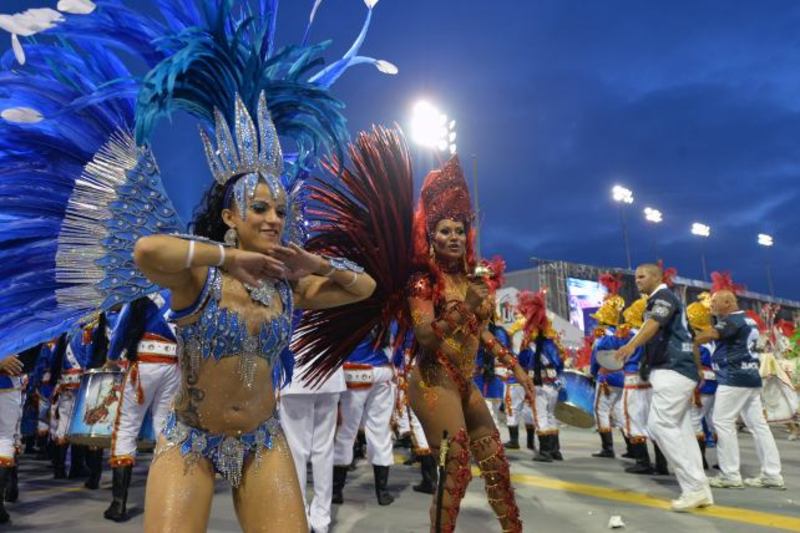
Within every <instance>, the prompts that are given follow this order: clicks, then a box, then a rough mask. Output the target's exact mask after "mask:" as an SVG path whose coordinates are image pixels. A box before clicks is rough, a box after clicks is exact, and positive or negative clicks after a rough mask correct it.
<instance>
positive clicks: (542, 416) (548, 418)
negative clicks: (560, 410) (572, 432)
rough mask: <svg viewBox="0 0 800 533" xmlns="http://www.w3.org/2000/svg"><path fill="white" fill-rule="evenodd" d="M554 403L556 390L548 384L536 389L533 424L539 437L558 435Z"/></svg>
mask: <svg viewBox="0 0 800 533" xmlns="http://www.w3.org/2000/svg"><path fill="white" fill-rule="evenodd" d="M556 403H558V388H556V387H555V386H554V385H552V384H549V383H546V384H544V385H540V386H538V387H536V401H535V402H534V407H535V409H534V410H533V423H534V425H535V426H536V432H537V433H538V434H539V435H548V434H553V433H558V420H556V416H555V411H556Z"/></svg>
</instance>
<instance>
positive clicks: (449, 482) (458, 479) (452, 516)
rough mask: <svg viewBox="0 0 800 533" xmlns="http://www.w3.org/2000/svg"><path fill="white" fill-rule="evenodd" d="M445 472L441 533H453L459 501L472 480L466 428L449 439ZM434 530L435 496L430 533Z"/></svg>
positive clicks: (436, 454) (436, 452)
mask: <svg viewBox="0 0 800 533" xmlns="http://www.w3.org/2000/svg"><path fill="white" fill-rule="evenodd" d="M438 453H439V450H434V455H435V456H438ZM445 470H446V472H447V475H446V478H445V480H444V491H445V495H446V497H445V498H443V499H442V523H441V531H442V533H453V532H454V531H455V528H456V519H457V518H458V511H459V509H460V508H461V500H462V499H463V498H464V494H466V492H467V486H468V485H469V482H470V481H471V480H472V471H471V469H470V466H469V436H468V435H467V430H466V428H460V429H459V430H458V432H457V433H456V434H455V435H453V436H452V437H451V438H450V444H449V450H448V453H447V461H446V464H445ZM435 531H437V529H436V496H435V495H434V499H433V504H432V506H431V532H432V533H433V532H435Z"/></svg>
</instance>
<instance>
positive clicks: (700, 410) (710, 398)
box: [692, 394, 714, 439]
mask: <svg viewBox="0 0 800 533" xmlns="http://www.w3.org/2000/svg"><path fill="white" fill-rule="evenodd" d="M713 413H714V395H713V394H701V395H700V405H699V406H698V405H697V403H696V402H695V401H694V398H692V429H693V430H694V434H695V435H696V436H697V438H698V439H699V438H703V439H704V438H705V436H706V434H705V432H704V431H703V419H704V418H705V419H706V424H708V429H709V430H710V431H711V432H712V433H714V416H713Z"/></svg>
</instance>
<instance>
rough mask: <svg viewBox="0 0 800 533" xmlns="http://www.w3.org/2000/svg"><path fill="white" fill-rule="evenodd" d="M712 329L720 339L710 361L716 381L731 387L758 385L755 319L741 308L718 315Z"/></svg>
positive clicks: (758, 365)
mask: <svg viewBox="0 0 800 533" xmlns="http://www.w3.org/2000/svg"><path fill="white" fill-rule="evenodd" d="M714 329H715V330H716V331H717V333H718V334H719V339H718V341H717V349H716V350H715V351H714V353H713V355H712V358H711V361H712V367H713V370H714V372H715V373H716V377H717V382H718V383H719V384H720V385H728V386H731V387H761V385H762V383H761V374H760V372H759V369H760V366H761V365H760V361H759V359H758V353H757V352H756V351H755V349H756V346H757V344H758V338H759V332H758V326H757V325H756V322H755V321H754V320H753V319H752V318H750V317H748V316H747V315H745V313H744V311H737V312H735V313H731V314H729V315H728V316H725V317H721V318H718V319H717V320H716V323H715V324H714Z"/></svg>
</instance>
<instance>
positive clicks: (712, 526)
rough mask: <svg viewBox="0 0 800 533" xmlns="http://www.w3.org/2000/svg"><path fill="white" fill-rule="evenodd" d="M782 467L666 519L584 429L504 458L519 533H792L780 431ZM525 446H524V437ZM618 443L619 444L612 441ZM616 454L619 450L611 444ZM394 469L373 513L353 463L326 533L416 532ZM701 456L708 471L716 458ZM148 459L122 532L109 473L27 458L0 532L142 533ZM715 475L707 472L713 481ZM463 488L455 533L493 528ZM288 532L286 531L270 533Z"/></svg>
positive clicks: (228, 505) (415, 518) (138, 471)
mask: <svg viewBox="0 0 800 533" xmlns="http://www.w3.org/2000/svg"><path fill="white" fill-rule="evenodd" d="M773 430H774V433H775V435H776V440H777V443H778V448H779V450H780V453H781V459H782V461H783V475H784V478H785V480H786V486H787V490H785V491H778V490H772V489H756V488H746V489H743V490H735V489H714V498H715V500H716V505H715V506H714V507H711V508H709V509H705V510H702V511H697V512H693V513H690V514H677V513H673V512H670V511H669V510H668V507H669V500H670V499H671V498H674V497H676V496H677V492H678V488H677V483H676V481H675V479H674V477H672V476H669V477H667V476H639V475H632V474H626V473H624V471H623V468H624V466H625V465H627V464H630V462H629V461H627V460H624V459H619V458H618V459H596V458H593V457H591V453H593V452H595V451H597V449H598V448H599V444H600V442H599V438H598V436H597V434H595V433H594V432H593V431H591V430H579V429H574V428H569V427H565V428H562V434H561V443H562V451H563V453H564V456H565V459H566V460H565V461H563V462H560V463H552V464H543V463H535V462H533V461H531V457H532V454H531V452H530V451H528V450H525V449H523V450H510V451H509V452H508V455H509V457H510V459H511V471H512V477H513V482H514V485H515V488H516V494H517V501H518V503H519V506H520V509H521V513H522V518H523V521H524V523H525V531H531V532H534V531H535V532H557V533H567V532H572V531H576V532H586V531H608V530H609V519H610V518H611V517H612V516H615V515H616V516H619V517H621V519H622V522H623V523H624V524H625V527H624V529H621V530H618V531H628V532H634V531H636V532H639V531H641V532H648V533H658V532H665V533H666V532H682V531H686V532H689V531H691V532H693V533H695V532H712V531H724V532H725V533H739V532H741V533H745V532H761V531H765V532H766V531H800V441H793V442H792V441H788V440H787V433H786V431H785V430H784V429H783V428H773ZM523 433H524V432H523ZM522 437H523V439H522V440H523V444H524V435H523V436H522ZM615 437H617V435H615ZM739 438H740V445H741V453H742V474H743V476H745V477H747V476H751V475H756V474H757V473H758V472H757V470H758V461H757V457H756V453H755V449H754V446H753V440H752V437H751V436H750V435H749V434H746V433H741V434H740V437H739ZM615 445H616V451H617V454H621V453H623V452H624V443H623V442H622V439H621V438H619V437H617V439H616V441H615ZM395 454H396V460H397V462H398V464H397V465H396V466H395V467H393V468H392V471H391V474H390V479H389V488H390V490H391V492H392V493H393V494H394V495H395V497H396V500H395V502H394V503H393V504H392V505H390V506H387V507H380V506H378V504H377V502H376V500H375V495H374V492H373V483H372V468H371V467H370V465H368V464H367V463H365V462H363V461H362V462H360V463H359V465H358V468H357V469H356V470H355V471H353V472H350V474H349V476H348V483H347V486H346V487H345V490H344V497H345V503H344V504H343V505H334V506H333V511H332V512H333V520H334V522H333V527H332V529H331V531H332V532H333V533H349V532H370V533H372V532H392V533H401V532H402V533H405V532H424V531H427V525H426V524H427V512H428V505H429V502H430V499H429V498H430V497H429V496H428V495H425V494H418V493H416V492H414V491H412V490H411V486H412V485H414V484H416V483H418V482H419V467H418V466H404V465H402V464H399V463H402V461H403V459H404V458H405V454H407V451H406V450H405V449H401V448H397V449H395ZM707 457H708V459H709V462H710V463H711V464H714V462H715V452H714V450H713V449H710V450H709V451H708V453H707ZM149 459H150V456H149V455H144V456H142V457H141V458H140V461H139V463H138V464H137V465H136V467H135V470H134V475H133V481H132V484H131V490H130V496H129V500H128V505H129V509H130V511H131V514H132V515H133V517H132V518H131V520H130V521H128V522H126V523H124V524H115V523H113V522H109V521H107V520H105V519H103V517H102V515H103V511H104V510H105V508H106V507H107V506H108V504H109V502H110V500H111V490H110V487H111V473H110V471H109V470H108V469H107V467H106V470H105V472H104V473H103V480H102V483H101V488H100V489H99V490H96V491H90V490H87V489H85V488H83V483H82V480H81V481H78V480H53V479H52V473H51V470H50V469H49V468H48V464H49V463H47V462H46V461H36V460H34V459H33V458H32V457H28V456H25V457H23V459H22V461H21V466H20V497H19V501H18V502H17V503H13V504H7V509H8V511H9V512H10V513H11V516H12V520H13V524H12V525H10V526H5V527H4V526H0V529H1V530H4V531H5V530H7V531H59V532H62V533H67V532H112V533H113V532H119V533H127V532H134V531H141V530H142V524H143V504H144V487H145V479H146V473H147V466H148V463H149ZM716 473H717V471H715V470H711V471H709V475H716ZM473 474H474V476H475V477H474V478H473V480H472V482H471V483H470V486H469V490H468V491H467V495H466V497H465V498H464V501H463V504H462V507H461V514H460V515H459V521H458V528H457V531H458V532H463V533H486V532H495V531H499V530H500V528H499V526H498V524H497V522H496V521H495V519H494V516H493V514H492V512H491V509H490V508H489V505H488V503H487V502H486V496H485V494H484V491H483V480H482V479H480V478H479V477H477V470H474V471H473ZM209 531H212V532H229V531H240V529H239V526H238V523H237V522H236V517H235V515H234V511H233V503H232V500H231V495H230V489H229V488H228V486H227V484H226V483H225V482H223V481H222V480H218V482H217V491H216V495H215V497H214V503H213V509H212V511H211V521H210V524H209ZM276 533H286V532H276Z"/></svg>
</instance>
